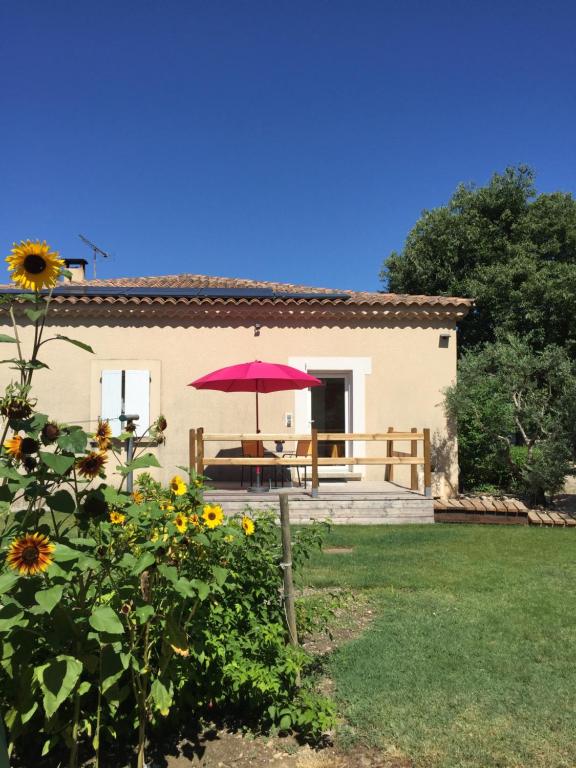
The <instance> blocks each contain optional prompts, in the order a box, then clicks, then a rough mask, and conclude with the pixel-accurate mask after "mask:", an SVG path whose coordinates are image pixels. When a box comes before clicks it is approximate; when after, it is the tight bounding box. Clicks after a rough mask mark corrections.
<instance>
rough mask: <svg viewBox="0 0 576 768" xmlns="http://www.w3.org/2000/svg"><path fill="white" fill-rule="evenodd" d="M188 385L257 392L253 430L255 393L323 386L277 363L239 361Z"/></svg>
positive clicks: (302, 373)
mask: <svg viewBox="0 0 576 768" xmlns="http://www.w3.org/2000/svg"><path fill="white" fill-rule="evenodd" d="M188 386H190V387H196V389H217V390H219V391H220V392H256V431H257V432H258V431H259V428H260V425H259V423H258V421H259V420H258V394H259V393H260V394H265V393H266V392H280V391H282V390H287V389H306V387H318V386H322V382H321V381H320V379H317V378H316V377H314V376H310V375H309V374H308V373H305V372H304V371H299V370H298V369H297V368H292V366H290V365H281V364H280V363H263V362H262V361H260V360H254V361H253V362H251V363H239V364H238V365H229V366H227V367H226V368H219V369H218V370H217V371H212V373H208V374H206V376H202V377H201V378H199V379H196V381H193V382H191V384H189V385H188Z"/></svg>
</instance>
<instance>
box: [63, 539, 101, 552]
mask: <svg viewBox="0 0 576 768" xmlns="http://www.w3.org/2000/svg"><path fill="white" fill-rule="evenodd" d="M68 541H69V542H70V544H74V546H75V547H88V548H89V549H92V548H93V547H97V546H98V543H97V541H96V539H93V538H92V537H91V536H82V537H80V538H77V537H75V536H71V537H70V538H69V539H68Z"/></svg>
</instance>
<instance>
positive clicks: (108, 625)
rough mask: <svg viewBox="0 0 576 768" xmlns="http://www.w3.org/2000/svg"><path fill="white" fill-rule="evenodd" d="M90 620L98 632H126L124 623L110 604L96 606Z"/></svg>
mask: <svg viewBox="0 0 576 768" xmlns="http://www.w3.org/2000/svg"><path fill="white" fill-rule="evenodd" d="M88 621H89V623H90V626H91V627H92V629H95V630H96V632H106V633H107V634H109V635H122V634H124V625H123V624H122V622H121V621H120V619H119V618H118V616H117V614H116V613H115V612H114V611H113V610H112V608H110V606H109V605H101V606H99V607H98V608H95V609H94V610H93V611H92V614H91V616H90V618H89V619H88Z"/></svg>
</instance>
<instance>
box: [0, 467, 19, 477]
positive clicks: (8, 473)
mask: <svg viewBox="0 0 576 768" xmlns="http://www.w3.org/2000/svg"><path fill="white" fill-rule="evenodd" d="M0 477H7V478H8V479H9V480H20V478H21V477H22V475H21V474H20V473H19V472H17V471H16V470H15V469H13V468H12V467H5V466H4V467H0Z"/></svg>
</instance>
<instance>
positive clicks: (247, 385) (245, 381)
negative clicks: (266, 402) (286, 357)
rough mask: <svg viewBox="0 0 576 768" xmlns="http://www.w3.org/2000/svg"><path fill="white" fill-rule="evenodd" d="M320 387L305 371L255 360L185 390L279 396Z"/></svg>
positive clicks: (315, 379) (228, 368)
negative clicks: (275, 393) (282, 393)
mask: <svg viewBox="0 0 576 768" xmlns="http://www.w3.org/2000/svg"><path fill="white" fill-rule="evenodd" d="M320 385H322V382H321V381H320V379H317V378H316V377H314V376H310V375H309V374H308V373H305V372H304V371H299V370H298V369H297V368H292V366H290V365H281V364H280V363H263V362H261V361H260V360H254V362H251V363H240V364H238V365H229V366H227V367H226V368H219V369H218V370H217V371H212V373H208V374H206V376H202V377H201V378H200V379H196V381H193V382H192V383H191V384H189V385H188V386H190V387H196V389H218V390H220V391H221V392H260V393H265V392H280V391H281V390H285V389H305V388H306V387H317V386H320Z"/></svg>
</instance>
